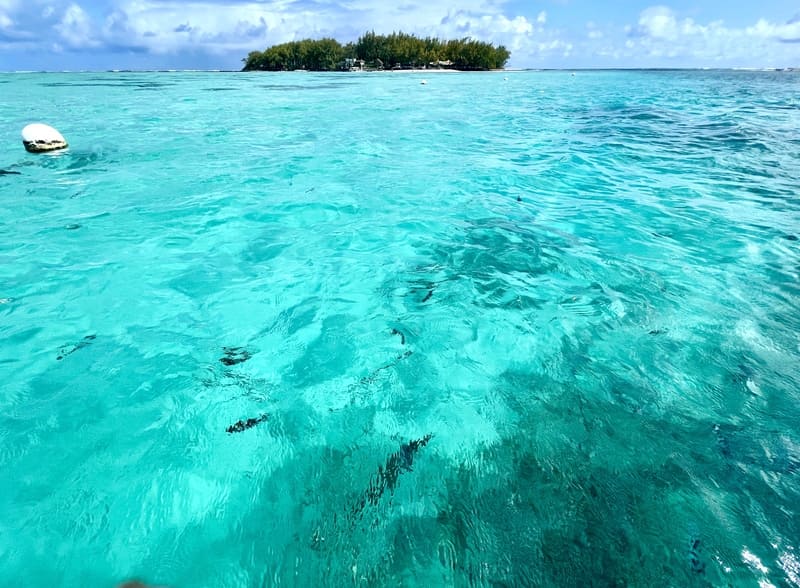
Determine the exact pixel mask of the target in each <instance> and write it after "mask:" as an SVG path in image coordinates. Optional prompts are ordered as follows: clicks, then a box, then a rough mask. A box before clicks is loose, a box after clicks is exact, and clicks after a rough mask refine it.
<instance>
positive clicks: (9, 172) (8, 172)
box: [0, 169, 20, 176]
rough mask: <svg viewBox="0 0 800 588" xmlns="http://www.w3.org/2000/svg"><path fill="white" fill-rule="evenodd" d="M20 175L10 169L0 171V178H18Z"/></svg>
mask: <svg viewBox="0 0 800 588" xmlns="http://www.w3.org/2000/svg"><path fill="white" fill-rule="evenodd" d="M18 175H20V173H19V172H18V171H13V170H10V169H0V176H18Z"/></svg>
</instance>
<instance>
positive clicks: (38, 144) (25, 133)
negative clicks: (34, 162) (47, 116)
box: [22, 123, 67, 153]
mask: <svg viewBox="0 0 800 588" xmlns="http://www.w3.org/2000/svg"><path fill="white" fill-rule="evenodd" d="M22 144H23V145H24V146H25V150H26V151H28V152H29V153H45V152H47V151H55V150H57V149H66V148H67V141H66V139H64V137H63V136H62V135H61V133H59V132H58V131H57V130H55V129H54V128H53V127H51V126H48V125H44V124H42V123H33V124H30V125H28V126H27V127H25V128H24V129H22Z"/></svg>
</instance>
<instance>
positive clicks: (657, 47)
mask: <svg viewBox="0 0 800 588" xmlns="http://www.w3.org/2000/svg"><path fill="white" fill-rule="evenodd" d="M628 34H629V39H628V40H627V41H626V43H625V46H626V48H627V49H628V50H629V51H628V52H627V53H626V54H627V55H628V56H631V57H633V56H635V55H637V54H638V55H640V56H644V57H653V58H658V59H660V58H664V59H668V60H672V61H673V62H674V64H675V65H694V66H698V65H709V66H713V65H725V66H736V65H755V66H770V65H781V64H784V65H789V64H791V61H792V57H794V62H795V64H797V61H798V52H797V47H794V48H792V47H791V43H787V41H792V40H793V39H798V38H800V23H792V22H787V23H786V24H776V23H771V22H768V21H767V20H765V19H761V20H759V21H757V22H756V23H755V24H754V25H752V26H749V27H744V28H736V27H728V26H726V25H725V23H724V22H723V21H720V20H716V21H711V22H709V23H706V24H702V23H698V22H695V21H694V20H693V19H691V18H680V17H679V16H678V15H677V14H676V13H675V11H673V10H672V9H671V8H669V7H666V6H651V7H649V8H646V9H645V10H643V11H642V12H641V13H640V15H639V20H638V23H637V26H635V27H630V28H629V29H628ZM660 64H661V65H664V63H662V62H660Z"/></svg>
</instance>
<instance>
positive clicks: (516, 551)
mask: <svg viewBox="0 0 800 588" xmlns="http://www.w3.org/2000/svg"><path fill="white" fill-rule="evenodd" d="M423 78H424V79H427V80H428V84H427V85H421V84H420V81H421V80H422V79H423ZM504 78H507V80H506V79H504ZM0 96H1V98H0V121H2V124H1V125H0V169H5V170H12V171H18V172H20V175H2V176H0V194H1V195H2V197H0V341H2V345H0V382H2V386H0V476H2V481H1V482H0V561H2V564H1V565H0V585H16V584H20V583H22V584H24V585H25V586H28V587H48V588H52V587H53V586H114V585H115V584H116V583H117V582H120V581H122V580H124V579H127V578H131V577H138V578H141V579H143V580H147V581H149V582H153V583H161V584H165V585H168V586H171V587H172V588H182V587H187V588H188V587H192V588H199V587H209V588H211V587H215V588H217V587H240V586H241V587H262V586H273V585H274V586H278V585H280V586H316V585H326V586H353V585H355V586H467V585H474V586H532V585H540V586H589V585H594V586H609V585H614V586H617V585H620V586H621V585H627V586H759V585H760V586H770V585H773V586H800V517H799V516H798V509H800V425H798V423H800V312H798V308H799V307H800V241H798V237H800V189H799V188H798V186H799V185H800V180H798V178H800V75H799V74H797V73H788V72H579V73H578V74H577V75H576V76H574V77H573V76H571V75H570V74H569V73H566V72H529V73H516V72H507V73H490V74H466V75H461V74H449V75H431V74H428V75H423V74H419V75H418V74H408V75H392V74H385V75H376V74H371V75H315V74H300V73H295V74H223V73H216V74H211V73H198V74H193V73H176V74H167V73H115V74H111V73H108V74H95V73H83V74H3V75H0ZM34 121H42V122H46V123H49V124H52V125H54V126H55V127H57V128H58V129H59V130H60V131H61V132H62V133H63V134H64V135H65V136H66V137H67V139H68V140H69V142H70V149H69V151H67V152H66V153H63V154H60V155H50V156H48V155H45V156H34V155H28V154H26V153H25V152H24V150H23V148H22V145H21V141H20V138H19V131H20V130H21V129H22V127H23V126H24V125H25V124H27V123H29V122H34ZM264 415H266V416H264ZM248 419H253V421H250V423H248V422H247V420H248ZM256 421H258V422H256ZM237 423H239V425H240V426H239V427H236V424H237ZM248 425H253V426H250V427H248ZM229 427H233V428H232V430H233V431H234V432H231V433H229V432H227V430H228V428H229Z"/></svg>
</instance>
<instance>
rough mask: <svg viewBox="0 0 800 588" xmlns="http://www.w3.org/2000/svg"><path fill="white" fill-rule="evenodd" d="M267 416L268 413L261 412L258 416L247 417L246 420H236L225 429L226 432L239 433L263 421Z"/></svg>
mask: <svg viewBox="0 0 800 588" xmlns="http://www.w3.org/2000/svg"><path fill="white" fill-rule="evenodd" d="M268 418H269V415H268V414H262V415H261V416H259V417H255V418H251V419H247V420H246V421H236V422H235V423H233V424H232V425H231V426H230V427H228V428H227V429H225V430H226V431H227V432H228V433H241V432H242V431H246V430H247V429H252V428H253V427H255V426H256V425H257V424H259V423H263V422H264V421H266V420H267V419H268Z"/></svg>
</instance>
